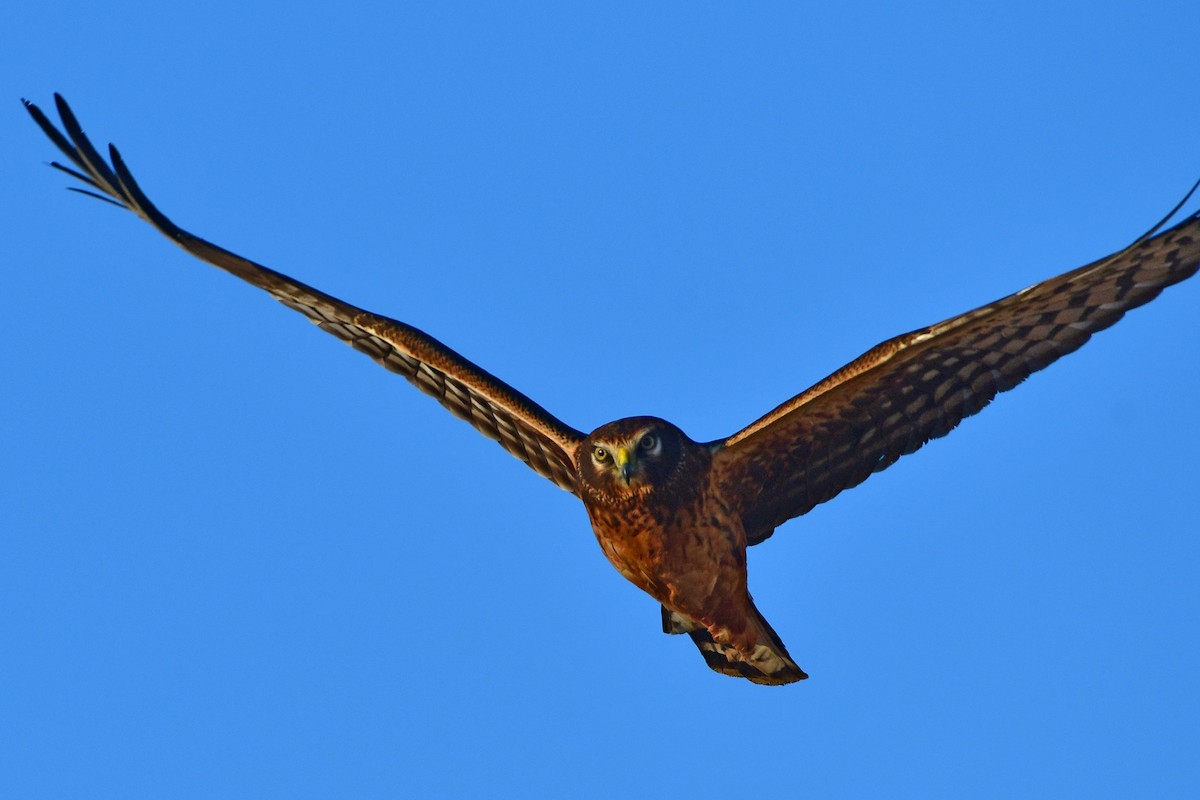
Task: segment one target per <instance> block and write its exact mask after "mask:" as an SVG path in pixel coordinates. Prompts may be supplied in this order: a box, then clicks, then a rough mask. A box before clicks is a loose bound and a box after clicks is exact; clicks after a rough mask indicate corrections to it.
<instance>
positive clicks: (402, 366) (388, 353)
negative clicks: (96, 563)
mask: <svg viewBox="0 0 1200 800" xmlns="http://www.w3.org/2000/svg"><path fill="white" fill-rule="evenodd" d="M54 99H55V103H56V104H57V106H58V113H59V116H60V117H61V118H62V125H63V130H65V131H66V135H65V136H64V135H63V133H62V132H60V131H59V130H58V129H57V128H55V126H54V125H53V124H52V123H51V122H50V120H49V119H47V118H46V115H45V114H44V113H42V111H41V109H39V108H38V107H37V106H35V105H34V104H33V103H30V102H29V101H28V100H26V101H24V102H25V108H26V109H27V110H28V111H29V113H30V115H31V116H32V117H33V119H34V121H35V122H37V124H38V126H40V127H41V129H42V130H43V131H44V132H45V134H46V135H47V136H49V137H50V139H51V141H53V142H54V144H55V145H57V146H58V149H59V150H61V151H62V152H63V154H64V155H66V157H67V158H69V159H70V160H71V163H72V164H74V166H75V167H76V168H78V169H72V168H70V167H67V166H64V165H62V164H59V163H58V162H53V163H52V164H51V166H53V167H56V168H57V169H60V170H62V171H63V172H66V173H67V174H69V175H71V176H73V177H75V178H77V179H79V180H80V181H82V182H83V183H84V184H86V185H87V186H88V187H90V188H89V189H76V191H79V192H82V193H83V194H87V195H90V196H92V197H96V198H99V199H101V200H105V201H107V202H110V203H114V204H116V205H119V206H121V207H122V208H125V209H128V210H130V211H132V212H133V213H135V214H137V215H138V216H139V217H141V218H142V219H144V220H146V221H147V222H149V223H150V224H151V225H153V226H154V227H155V228H157V229H158V230H159V231H160V232H161V233H163V234H164V235H166V236H167V238H169V239H171V241H173V242H175V244H177V245H179V246H180V247H182V248H183V249H184V250H186V251H188V252H189V253H191V254H192V255H194V256H196V257H197V258H200V259H202V260H204V261H207V262H208V263H209V264H212V265H213V266H216V267H220V268H221V269H223V270H225V271H227V272H231V273H233V274H234V275H236V276H237V277H239V278H241V279H242V280H244V281H246V282H248V283H252V284H254V285H255V286H257V287H258V288H260V289H263V290H265V291H267V292H269V293H270V294H271V296H272V297H274V298H275V299H276V300H278V301H279V302H281V303H283V304H284V305H285V306H288V307H289V308H293V309H295V310H296V311H299V312H300V313H302V314H304V315H305V316H306V317H308V318H309V319H310V320H312V321H313V322H314V323H316V325H317V326H318V327H319V328H321V330H323V331H326V332H328V333H332V334H333V335H334V336H336V337H338V338H339V339H341V340H342V341H344V342H346V343H347V344H349V345H351V346H352V347H354V349H356V350H359V351H361V352H363V353H366V354H367V355H369V356H370V357H371V358H373V359H375V360H376V361H378V362H379V363H380V364H382V365H383V366H385V367H387V368H388V369H390V370H391V371H393V372H397V373H399V374H400V375H403V376H404V377H405V378H407V379H408V381H409V383H411V384H413V385H414V386H416V387H417V388H418V389H420V390H421V391H422V392H425V393H426V394H428V395H432V396H433V397H434V398H435V399H436V400H437V401H438V402H439V403H441V404H442V405H443V406H445V407H446V408H447V409H449V410H450V412H451V413H452V414H454V415H455V416H457V417H459V418H460V419H464V420H466V421H467V422H469V423H471V425H473V426H474V427H475V429H476V430H478V431H479V432H480V433H482V434H483V435H484V436H487V437H488V438H489V439H494V440H496V441H497V442H499V443H500V446H501V447H503V448H504V449H505V450H507V451H508V452H509V453H512V454H513V455H514V456H516V457H517V458H519V459H521V460H522V461H524V462H525V463H527V464H528V465H529V466H530V467H532V468H533V469H534V470H536V471H537V472H538V474H540V475H543V476H545V477H547V478H549V479H550V480H552V481H554V483H556V484H558V486H560V487H562V488H563V489H566V490H567V491H569V492H576V491H577V487H576V476H575V461H574V455H575V448H576V447H577V446H578V444H579V442H580V441H582V440H583V438H584V437H583V434H582V433H580V432H579V431H577V430H575V429H574V428H571V427H569V426H567V425H564V424H563V423H562V422H560V421H559V420H558V419H556V418H555V417H553V416H552V415H551V414H550V413H548V412H547V411H546V410H545V409H543V408H542V407H541V406H539V405H537V404H536V403H534V402H533V401H532V400H530V399H529V398H528V397H526V396H525V395H523V394H521V393H520V392H518V391H516V390H515V389H513V388H512V387H510V386H508V385H507V384H505V383H504V382H502V381H500V380H498V379H497V378H495V377H493V376H492V375H489V374H488V373H487V372H485V371H484V370H482V369H480V368H479V367H477V366H475V365H474V364H472V363H471V362H470V361H468V360H466V359H465V358H463V357H462V356H460V355H459V354H458V353H456V352H454V351H453V350H451V349H450V348H449V347H447V346H446V345H444V344H442V343H441V342H439V341H437V340H436V339H434V338H433V337H432V336H429V335H427V334H425V333H423V332H422V331H419V330H417V329H416V328H414V327H412V326H411V325H406V324H404V323H403V322H397V321H396V320H392V319H388V318H387V317H381V316H378V315H376V314H372V313H370V312H367V311H363V310H362V309H360V308H356V307H354V306H352V305H350V304H349V303H344V302H342V301H341V300H338V299H337V298H335V297H330V296H329V295H327V294H325V293H324V292H320V291H318V290H316V289H313V288H312V287H310V286H306V285H305V284H303V283H300V282H299V281H297V280H293V279H292V278H289V277H288V276H287V275H283V274H281V273H278V272H275V271H274V270H271V269H268V268H267V267H264V266H261V265H259V264H255V263H254V262H253V261H249V260H247V259H245V258H242V257H241V256H239V255H235V254H234V253H231V252H229V251H228V250H224V249H222V248H220V247H217V246H216V245H214V244H212V243H210V242H207V241H205V240H204V239H201V238H199V237H198V236H193V235H192V234H190V233H188V232H187V231H185V230H183V229H182V228H180V227H178V226H177V225H175V223H173V222H171V220H169V219H167V217H166V216H164V215H163V213H162V212H161V211H159V210H158V209H157V208H155V207H154V204H153V203H151V202H150V201H149V200H148V199H147V198H146V195H145V194H143V192H142V190H141V188H140V187H139V186H138V185H137V182H136V181H135V180H134V179H133V175H131V174H130V172H129V168H128V167H126V166H125V162H124V161H123V160H122V159H121V155H120V153H118V152H117V149H116V148H115V147H113V146H112V145H109V154H110V156H111V158H112V166H111V167H110V166H109V165H108V164H107V163H105V161H104V158H103V157H102V156H101V155H100V153H99V152H98V151H97V150H96V148H95V147H93V146H92V143H91V142H90V141H88V138H87V136H85V135H84V133H83V129H82V128H81V127H80V125H79V122H78V121H77V120H76V119H75V115H74V114H73V113H72V112H71V109H70V107H68V106H67V103H66V101H64V100H63V99H62V97H61V96H59V95H57V94H56V95H55V96H54Z"/></svg>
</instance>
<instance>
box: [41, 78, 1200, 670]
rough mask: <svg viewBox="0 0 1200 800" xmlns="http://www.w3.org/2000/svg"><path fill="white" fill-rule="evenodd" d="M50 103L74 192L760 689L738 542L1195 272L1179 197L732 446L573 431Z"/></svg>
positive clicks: (714, 661)
mask: <svg viewBox="0 0 1200 800" xmlns="http://www.w3.org/2000/svg"><path fill="white" fill-rule="evenodd" d="M55 97H56V103H57V106H58V111H59V115H60V117H61V119H62V125H63V129H64V130H65V135H64V134H63V133H62V132H60V131H59V130H58V129H56V128H55V127H54V125H53V124H52V123H51V122H50V121H49V119H47V117H46V116H45V115H44V114H43V113H42V112H41V110H39V109H38V108H37V107H36V106H34V105H33V104H32V103H28V102H26V104H25V105H26V108H27V109H28V111H29V113H30V114H31V115H32V117H33V119H34V120H35V121H36V122H37V124H38V125H39V126H40V127H41V129H42V130H43V131H44V132H45V133H46V135H47V136H49V137H50V139H51V140H52V141H53V142H54V143H55V145H57V146H58V148H59V149H60V150H61V151H62V152H63V153H64V154H65V155H66V156H67V158H69V159H70V161H71V163H72V165H73V166H71V167H68V166H64V165H62V164H58V163H54V165H53V166H55V167H57V168H58V169H60V170H62V171H64V172H67V173H68V174H70V175H72V176H73V177H75V178H77V179H78V180H80V181H82V182H83V183H84V184H86V185H87V186H88V187H89V188H88V189H78V190H77V191H81V192H83V193H84V194H89V195H91V196H94V197H98V198H99V199H101V200H106V201H108V202H112V203H115V204H117V205H120V206H121V207H123V208H126V209H128V210H130V211H132V212H134V213H135V214H137V215H138V216H139V217H141V218H142V219H144V220H146V221H147V222H149V223H150V224H151V225H153V226H154V227H155V228H157V229H158V230H159V231H160V232H161V233H163V234H165V235H166V236H167V237H168V238H170V239H171V240H172V241H174V242H175V243H176V244H178V245H179V246H180V247H182V248H183V249H185V250H187V251H188V252H189V253H192V254H193V255H195V256H197V257H199V258H201V259H203V260H204V261H207V262H208V263H210V264H213V265H214V266H217V267H220V268H221V269H224V270H226V271H228V272H230V273H232V274H234V275H236V276H237V277H239V278H241V279H243V280H245V281H247V282H248V283H251V284H253V285H255V286H257V287H259V288H261V289H263V290H265V291H267V292H268V293H270V294H271V295H272V296H273V297H275V299H277V300H279V301H280V302H282V303H284V304H285V305H287V306H289V307H290V308H293V309H295V310H297V311H300V312H301V313H302V314H304V315H305V316H306V317H308V318H309V319H310V320H312V321H313V322H314V323H316V324H317V325H318V327H320V328H321V329H322V330H324V331H327V332H329V333H332V334H333V335H335V336H337V337H338V338H340V339H342V340H343V341H345V342H347V343H348V344H350V345H351V346H353V347H354V348H355V349H357V350H360V351H362V352H364V353H366V354H367V355H369V356H370V357H371V358H373V359H375V360H376V361H378V362H379V363H380V364H382V365H383V366H385V367H387V368H388V369H390V370H392V371H394V372H397V373H399V374H401V375H402V376H404V377H405V378H406V379H408V381H409V382H410V383H412V384H414V385H415V386H416V387H417V388H418V389H420V390H421V391H423V392H425V393H426V394H430V395H432V396H433V397H434V398H435V399H436V400H438V402H440V403H441V404H442V405H443V406H445V407H446V408H447V409H449V410H450V411H451V413H453V414H454V415H455V416H458V417H460V418H461V419H464V420H466V421H467V422H469V423H470V424H471V425H473V426H474V427H475V428H476V429H477V430H479V431H480V432H481V433H483V434H484V435H485V436H487V437H489V438H491V439H494V440H496V441H497V442H499V443H500V445H501V446H502V447H503V448H504V449H505V450H507V451H508V452H509V453H512V454H513V455H514V456H516V457H517V458H519V459H520V460H522V461H524V462H525V463H527V464H529V466H530V467H532V468H533V469H534V470H536V471H537V472H538V473H539V474H541V475H543V476H545V477H546V478H548V479H550V480H551V481H552V482H554V483H555V484H556V485H558V486H559V487H561V488H563V489H566V490H567V491H570V492H572V493H573V494H575V495H577V496H578V497H579V498H580V499H581V500H582V501H583V504H584V506H585V508H586V509H587V513H588V517H589V518H590V520H591V522H592V528H593V530H594V532H595V534H596V539H597V540H598V541H599V543H600V547H601V549H602V550H603V551H604V554H605V555H606V556H607V557H608V559H609V561H611V562H612V564H613V566H615V567H616V568H617V570H618V571H620V572H621V574H622V575H624V576H625V577H626V578H628V579H629V580H630V581H631V582H633V583H634V584H635V585H636V586H638V588H640V589H642V590H643V591H645V592H647V593H648V594H650V595H652V596H653V597H655V598H656V599H657V600H659V601H660V602H661V603H662V607H663V608H662V622H663V630H664V631H666V632H667V633H687V634H688V635H689V636H690V638H691V639H692V641H693V642H695V644H696V646H697V647H698V648H699V649H700V652H701V654H702V655H703V656H704V659H705V662H706V663H707V664H708V665H709V666H710V667H711V668H712V669H714V670H716V671H718V672H721V673H724V674H726V675H734V676H739V677H744V678H748V679H749V680H751V681H754V682H756V683H763V684H784V683H791V682H793V681H797V680H801V679H803V678H805V677H807V676H806V675H805V674H804V672H803V671H802V670H801V669H800V668H799V667H798V666H797V665H796V664H795V662H794V661H792V659H791V657H790V656H789V655H788V652H787V649H786V648H785V647H784V645H783V643H782V642H781V641H780V639H779V637H778V636H777V635H776V634H775V631H773V630H772V629H771V627H770V625H768V624H767V622H766V620H764V619H763V617H762V615H761V614H759V613H758V610H757V609H756V608H755V606H754V601H753V600H752V599H751V597H750V594H749V591H748V589H747V578H746V547H747V546H749V545H754V544H758V543H759V542H761V541H763V540H764V539H766V538H767V537H769V536H770V535H771V534H772V533H773V532H774V530H775V529H776V527H777V526H779V525H780V524H782V523H783V522H785V521H787V520H789V519H791V518H793V517H796V516H799V515H801V514H804V513H806V512H807V511H809V510H810V509H812V508H813V506H815V505H817V504H818V503H822V502H824V501H826V500H829V499H830V498H832V497H834V496H835V495H837V494H838V493H839V492H841V491H842V490H844V489H848V488H850V487H852V486H855V485H857V484H859V483H861V482H862V481H863V480H865V479H866V478H867V477H868V476H870V475H871V474H872V473H874V472H879V471H880V470H882V469H885V468H886V467H888V466H890V465H891V464H893V463H894V462H895V461H896V460H897V459H898V458H899V457H900V456H902V455H904V454H906V453H911V452H913V451H914V450H916V449H918V448H919V447H921V446H922V445H923V444H924V443H925V442H927V441H929V440H930V439H934V438H937V437H939V436H944V435H945V434H946V433H948V432H949V431H950V430H951V429H953V428H954V427H955V426H956V425H957V424H958V423H959V422H960V421H961V420H962V419H963V418H964V417H967V416H969V415H971V414H974V413H975V412H977V411H979V410H980V409H981V408H983V407H984V406H985V405H987V404H988V403H989V402H991V400H992V398H993V397H995V396H996V394H998V393H999V392H1002V391H1006V390H1007V389H1011V388H1012V387H1014V386H1016V385H1017V384H1018V383H1020V382H1021V381H1022V380H1024V379H1025V378H1026V377H1028V376H1029V375H1030V374H1031V373H1033V372H1035V371H1037V370H1039V369H1042V368H1043V367H1045V366H1047V365H1048V364H1050V363H1052V362H1053V361H1055V360H1056V359H1058V358H1060V357H1061V356H1063V355H1066V354H1067V353H1070V352H1072V351H1074V350H1075V349H1077V348H1079V347H1080V346H1081V345H1083V344H1084V343H1085V342H1086V341H1087V340H1088V339H1089V338H1090V337H1091V335H1092V334H1093V333H1095V332H1096V331H1099V330H1103V329H1104V328H1107V327H1108V326H1110V325H1112V324H1113V323H1115V322H1116V321H1117V320H1119V319H1120V318H1121V317H1122V316H1123V315H1124V313H1125V312H1126V311H1128V310H1129V309H1131V308H1135V307H1137V306H1139V305H1142V304H1144V303H1147V302H1149V301H1150V300H1152V299H1153V298H1154V297H1156V296H1157V295H1158V294H1159V292H1161V291H1162V290H1163V289H1164V288H1165V287H1167V286H1170V285H1171V284H1174V283H1178V282H1179V281H1182V280H1184V279H1185V278H1187V277H1189V276H1191V275H1193V274H1195V272H1196V270H1197V267H1198V266H1200V219H1198V215H1197V214H1192V215H1190V216H1187V217H1186V218H1185V219H1183V220H1182V221H1181V222H1179V223H1178V224H1176V225H1175V226H1174V227H1172V228H1169V229H1167V230H1165V231H1163V232H1161V233H1159V232H1158V230H1159V229H1160V228H1161V227H1162V226H1163V225H1165V224H1166V222H1167V219H1170V217H1172V216H1174V214H1175V213H1176V212H1177V211H1178V210H1179V208H1180V207H1182V205H1183V203H1182V202H1181V203H1180V205H1179V206H1178V207H1176V209H1175V210H1174V211H1172V213H1171V214H1170V215H1168V217H1167V219H1164V220H1163V221H1162V222H1161V223H1159V225H1157V226H1155V228H1154V229H1153V230H1152V231H1151V232H1150V233H1148V234H1146V235H1145V236H1143V237H1142V238H1141V239H1139V240H1138V241H1136V242H1135V243H1134V244H1132V245H1130V246H1129V247H1128V248H1126V249H1124V250H1122V251H1120V252H1118V253H1115V254H1113V255H1111V256H1108V257H1107V258H1103V259H1101V260H1099V261H1096V262H1094V263H1092V264H1088V265H1087V266H1084V267H1080V268H1079V269H1076V270H1073V271H1071V272H1068V273H1066V274H1063V275H1060V276H1058V277H1056V278H1051V279H1050V280H1047V281H1044V282H1042V283H1039V284H1036V285H1034V286H1031V287H1029V288H1028V289H1025V290H1023V291H1021V292H1017V293H1016V294H1013V295H1010V296H1008V297H1006V298H1003V299H1001V300H998V301H997V302H995V303H991V304H989V305H986V306H983V307H981V308H978V309H975V310H974V311H969V312H967V313H965V314H962V315H959V316H957V317H953V318H951V319H949V320H946V321H945V322H942V323H939V324H937V325H932V326H930V327H928V328H923V329H921V330H918V331H913V332H912V333H908V334H905V335H903V336H898V337H896V338H894V339H890V340H888V341H886V342H884V343H882V344H880V345H878V346H877V347H874V348H872V349H871V350H869V351H867V352H866V353H865V354H864V355H863V356H861V357H860V358H858V359H856V360H855V361H853V362H851V363H850V364H848V365H847V366H845V367H843V368H842V369H840V370H838V371H837V372H835V373H834V374H833V375H830V376H829V377H828V378H825V379H824V380H822V381H820V382H819V383H817V384H816V385H814V386H813V387H812V388H810V389H808V390H806V391H804V392H802V393H801V394H799V395H797V396H796V397H794V398H792V399H791V400H788V401H787V402H786V403H784V404H782V405H780V406H779V407H777V408H776V409H775V410H773V411H771V412H770V413H768V414H767V415H766V416H764V417H762V418H761V419H759V420H758V421H756V422H754V423H752V424H751V425H749V426H748V427H746V428H744V429H743V430H741V431H739V432H738V433H735V434H734V435H732V436H730V437H728V438H726V439H721V440H717V441H715V442H708V443H703V444H701V443H697V442H693V441H692V440H691V439H689V438H688V437H687V436H686V435H685V434H684V433H683V432H682V431H680V430H679V429H678V428H677V427H675V426H674V425H672V424H671V423H669V422H666V421H665V420H661V419H657V418H654V417H635V418H630V419H623V420H618V421H616V422H612V423H609V424H607V425H604V426H601V427H600V428H598V429H596V430H595V431H593V432H592V433H591V434H588V435H586V436H585V435H584V434H583V433H582V432H580V431H578V430H575V429H574V428H571V427H570V426H568V425H565V424H564V423H562V422H561V421H559V420H558V419H556V418H555V417H554V416H552V415H551V414H549V413H548V412H547V411H546V410H545V409H543V408H541V407H540V406H538V405H537V404H536V403H534V402H533V401H532V400H530V399H529V398H527V397H525V396H524V395H523V394H521V393H520V392H517V391H516V390H515V389H513V388H512V387H510V386H508V385H507V384H505V383H503V382H502V381H500V380H498V379H497V378H495V377H493V376H492V375H490V374H488V373H487V372H485V371H483V370H482V369H480V368H479V367H477V366H475V365H474V364H472V363H471V362H470V361H468V360H466V359H465V358H463V357H462V356H460V355H458V354H457V353H455V352H454V351H452V350H450V348H448V347H446V346H445V345H443V344H441V343H440V342H438V341H437V340H436V339H433V338H432V337H430V336H428V335H427V334H425V333H423V332H422V331H419V330H417V329H416V328H413V327H412V326H410V325H406V324H404V323H402V322H397V321H395V320H392V319H388V318H387V317H382V316H378V315H376V314H372V313H370V312H367V311H363V310H362V309H359V308H356V307H354V306H352V305H349V304H348V303H344V302H342V301H341V300H338V299H337V298H334V297H331V296H329V295H327V294H324V293H323V292H320V291H318V290H316V289H313V288H312V287H309V286H306V285H304V284H303V283H300V282H299V281H296V280H293V279H292V278H289V277H288V276H286V275H283V274H281V273H278V272H275V271H273V270H270V269H268V268H266V267H263V266H261V265H259V264H255V263H254V262H252V261H249V260H247V259H244V258H242V257H241V256H238V255H235V254H234V253H231V252H229V251H227V250H224V249H222V248H220V247H217V246H216V245H213V244H211V243H209V242H207V241H205V240H203V239H201V238H199V237H196V236H194V235H192V234H190V233H188V232H187V231H185V230H183V229H181V228H179V227H178V226H176V225H175V224H174V223H173V222H171V221H170V220H169V219H168V218H167V217H166V216H164V215H163V214H162V212H160V211H159V210H158V209H157V208H155V207H154V205H153V204H152V203H151V202H150V201H149V200H148V199H147V198H146V196H145V194H144V193H143V192H142V190H141V189H140V187H139V186H138V185H137V183H136V181H134V179H133V176H132V175H131V174H130V172H129V169H128V168H127V167H126V166H125V163H124V161H123V160H122V159H121V156H120V154H119V153H118V152H117V150H116V148H113V147H111V146H110V148H109V154H110V158H111V165H110V164H109V163H107V162H106V161H105V160H104V158H103V157H102V156H101V155H100V153H99V152H98V151H97V150H96V149H95V148H94V147H93V146H92V144H91V142H89V141H88V139H87V137H86V136H84V134H83V130H82V128H81V127H80V126H79V123H78V122H77V121H76V119H75V117H74V115H73V114H72V113H71V110H70V108H69V107H68V106H67V104H66V103H65V102H64V101H63V99H62V98H61V97H58V96H57V95H56V96H55ZM1194 190H1195V187H1193V191H1194ZM1190 195H1191V192H1189V194H1188V196H1189V197H1190ZM1186 200H1187V198H1186V197H1185V198H1184V201H1186Z"/></svg>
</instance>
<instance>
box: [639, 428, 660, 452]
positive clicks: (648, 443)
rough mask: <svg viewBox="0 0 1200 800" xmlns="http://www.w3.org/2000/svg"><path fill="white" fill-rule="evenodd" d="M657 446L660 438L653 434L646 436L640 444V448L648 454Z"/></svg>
mask: <svg viewBox="0 0 1200 800" xmlns="http://www.w3.org/2000/svg"><path fill="white" fill-rule="evenodd" d="M657 446H658V437H657V436H655V435H654V434H653V433H647V434H646V435H645V436H643V437H642V440H641V441H640V442H638V447H640V448H642V449H643V450H645V451H647V452H649V451H650V450H653V449H654V448H655V447H657Z"/></svg>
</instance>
